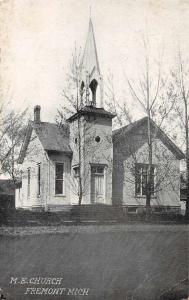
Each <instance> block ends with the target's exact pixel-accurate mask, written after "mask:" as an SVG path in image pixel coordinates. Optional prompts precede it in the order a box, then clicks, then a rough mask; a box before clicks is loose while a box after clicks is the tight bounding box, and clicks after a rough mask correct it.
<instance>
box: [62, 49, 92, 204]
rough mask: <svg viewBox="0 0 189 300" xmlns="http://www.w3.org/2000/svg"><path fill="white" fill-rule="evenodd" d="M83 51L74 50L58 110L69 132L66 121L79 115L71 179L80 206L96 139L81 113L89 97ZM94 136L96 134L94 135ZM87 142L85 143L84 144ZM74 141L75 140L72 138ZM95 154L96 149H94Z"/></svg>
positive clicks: (63, 124) (76, 122) (86, 184)
mask: <svg viewBox="0 0 189 300" xmlns="http://www.w3.org/2000/svg"><path fill="white" fill-rule="evenodd" d="M81 71H82V65H81V51H80V49H78V48H77V47H76V46H75V48H74V51H73V54H72V58H71V61H70V64H69V72H68V74H67V85H66V88H65V89H64V90H63V93H62V96H63V103H64V104H63V105H61V106H60V108H59V109H58V116H57V122H58V123H59V124H60V125H61V126H63V127H64V129H65V130H67V131H69V124H68V122H67V121H66V120H67V119H68V118H69V117H70V116H72V115H74V114H78V117H77V118H76V120H75V124H76V126H75V127H74V128H72V134H73V135H74V136H75V138H74V140H75V143H74V144H73V145H72V146H73V147H75V149H76V153H77V154H78V155H77V158H76V162H75V165H74V168H73V170H71V172H75V174H73V176H71V178H70V186H71V189H72V192H73V193H74V194H76V195H77V197H78V205H79V206H80V205H81V203H82V199H83V197H84V196H85V195H86V193H87V190H88V181H87V180H88V178H89V168H87V167H86V166H85V165H84V164H85V161H86V157H87V156H88V154H89V152H90V153H91V151H92V149H91V148H90V147H87V145H89V144H90V141H91V140H92V139H93V138H94V137H93V136H91V130H90V128H91V126H92V125H91V124H90V123H89V122H85V120H82V118H81V117H80V112H81V109H82V107H83V102H84V101H85V99H86V97H88V96H89V95H88V92H89V91H87V90H84V89H81V80H80V78H81ZM93 134H94V133H93ZM84 140H85V143H84ZM72 141H73V138H72ZM93 151H94V152H95V149H93Z"/></svg>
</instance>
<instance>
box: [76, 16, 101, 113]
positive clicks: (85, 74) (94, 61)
mask: <svg viewBox="0 0 189 300" xmlns="http://www.w3.org/2000/svg"><path fill="white" fill-rule="evenodd" d="M102 83H103V80H102V76H101V74H100V66H99V61H98V55H97V48H96V42H95V36H94V29H93V24H92V20H91V18H90V19H89V29H88V35H87V40H86V44H85V48H84V53H83V57H82V62H81V89H82V90H83V88H84V87H85V90H86V101H85V102H86V103H85V104H87V105H89V104H90V105H93V106H96V104H97V103H96V100H97V101H98V102H100V103H99V106H100V107H103V84H102ZM98 85H99V88H100V94H101V95H100V99H96V90H97V87H98ZM90 91H91V93H92V99H89V95H90ZM81 94H82V91H81Z"/></svg>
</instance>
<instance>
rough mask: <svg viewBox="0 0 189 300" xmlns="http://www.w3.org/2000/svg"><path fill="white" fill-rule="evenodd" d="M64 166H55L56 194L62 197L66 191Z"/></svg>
mask: <svg viewBox="0 0 189 300" xmlns="http://www.w3.org/2000/svg"><path fill="white" fill-rule="evenodd" d="M63 175H64V164H63V163H56V165H55V194H56V195H62V194H63V192H64V190H63V188H64V176H63Z"/></svg>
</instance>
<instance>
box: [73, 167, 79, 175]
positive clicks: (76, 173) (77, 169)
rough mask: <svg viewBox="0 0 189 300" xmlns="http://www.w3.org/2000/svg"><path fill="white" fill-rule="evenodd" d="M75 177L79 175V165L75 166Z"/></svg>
mask: <svg viewBox="0 0 189 300" xmlns="http://www.w3.org/2000/svg"><path fill="white" fill-rule="evenodd" d="M73 170H74V177H79V167H74V168H73Z"/></svg>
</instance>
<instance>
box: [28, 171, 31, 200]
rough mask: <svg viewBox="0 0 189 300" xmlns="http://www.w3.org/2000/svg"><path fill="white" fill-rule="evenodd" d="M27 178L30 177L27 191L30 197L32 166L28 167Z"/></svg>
mask: <svg viewBox="0 0 189 300" xmlns="http://www.w3.org/2000/svg"><path fill="white" fill-rule="evenodd" d="M27 178H28V187H27V191H28V198H29V197H30V181H31V169H30V168H28V169H27Z"/></svg>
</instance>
